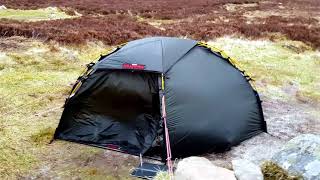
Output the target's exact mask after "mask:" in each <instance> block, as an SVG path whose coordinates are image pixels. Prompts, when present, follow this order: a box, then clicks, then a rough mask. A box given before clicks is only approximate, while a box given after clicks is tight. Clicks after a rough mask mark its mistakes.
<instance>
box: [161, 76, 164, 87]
mask: <svg viewBox="0 0 320 180" xmlns="http://www.w3.org/2000/svg"><path fill="white" fill-rule="evenodd" d="M161 88H162V90H164V76H163V74H162V75H161Z"/></svg>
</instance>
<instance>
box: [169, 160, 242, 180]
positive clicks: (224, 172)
mask: <svg viewBox="0 0 320 180" xmlns="http://www.w3.org/2000/svg"><path fill="white" fill-rule="evenodd" d="M174 179H175V180H210V179H212V180H236V178H235V176H234V173H233V171H230V170H228V169H225V168H221V167H217V166H215V165H214V164H212V163H211V162H210V161H209V160H208V159H206V158H203V157H188V158H185V159H183V160H181V161H180V162H179V163H178V165H177V169H176V171H175V174H174Z"/></svg>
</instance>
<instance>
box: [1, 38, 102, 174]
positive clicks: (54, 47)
mask: <svg viewBox="0 0 320 180" xmlns="http://www.w3.org/2000/svg"><path fill="white" fill-rule="evenodd" d="M6 41H7V39H1V42H2V43H5V42H6ZM21 41H22V42H21V44H20V47H18V48H15V49H13V50H6V49H0V54H2V56H0V62H1V69H0V75H1V76H0V94H1V97H0V114H1V121H0V136H1V138H0V144H1V147H0V179H3V178H5V179H6V178H14V177H16V176H17V175H22V174H24V173H25V172H26V171H27V170H29V169H31V168H34V167H35V166H37V164H38V163H39V159H38V157H39V156H41V154H42V153H43V152H44V151H46V148H42V147H41V146H39V147H38V146H35V144H39V145H46V143H47V142H48V141H50V139H51V138H52V135H53V133H54V130H55V128H56V126H57V123H58V120H59V116H60V113H61V110H62V109H61V107H62V105H63V102H64V99H65V98H66V96H67V95H68V93H69V91H70V88H71V85H70V83H73V82H74V81H75V80H76V78H77V77H78V76H79V74H80V73H81V72H82V71H83V69H84V67H85V64H86V63H89V62H90V61H92V60H94V59H96V58H97V56H98V55H99V54H100V53H102V52H104V51H106V50H107V49H108V48H107V47H105V46H102V45H101V44H100V45H99V44H89V45H88V46H86V47H63V46H59V45H58V44H55V43H49V44H43V43H42V42H39V41H35V40H34V41H32V42H29V41H27V40H26V39H21ZM23 41H27V42H26V43H25V44H24V43H23ZM8 43H10V41H8ZM4 54H5V55H4ZM4 59H5V60H4Z"/></svg>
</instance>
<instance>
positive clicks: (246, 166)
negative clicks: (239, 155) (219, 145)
mask: <svg viewBox="0 0 320 180" xmlns="http://www.w3.org/2000/svg"><path fill="white" fill-rule="evenodd" d="M232 167H233V171H234V174H235V175H236V177H237V179H238V180H263V175H262V172H261V169H260V167H259V166H257V165H255V164H253V163H252V162H251V161H248V160H246V159H236V160H232Z"/></svg>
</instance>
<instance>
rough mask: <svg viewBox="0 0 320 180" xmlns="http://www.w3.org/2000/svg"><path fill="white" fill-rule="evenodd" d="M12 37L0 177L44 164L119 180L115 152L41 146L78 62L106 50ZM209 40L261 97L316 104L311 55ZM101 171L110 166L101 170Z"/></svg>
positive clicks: (298, 48)
mask: <svg viewBox="0 0 320 180" xmlns="http://www.w3.org/2000/svg"><path fill="white" fill-rule="evenodd" d="M15 38H17V37H14V38H7V39H1V43H2V45H3V46H2V47H0V94H1V97H0V115H1V121H0V137H1V138H0V144H1V147H0V179H8V178H9V179H14V178H16V177H17V176H21V177H25V176H26V177H29V176H33V175H34V174H37V173H38V171H39V168H41V167H43V166H44V167H46V166H49V165H52V166H53V167H48V168H49V172H50V173H51V175H52V174H53V175H55V176H57V177H64V178H70V177H75V176H76V177H85V178H97V179H99V178H101V179H105V178H110V179H114V178H113V177H117V178H122V179H126V178H127V175H128V169H130V168H129V167H131V166H132V162H134V160H132V159H130V158H128V157H122V156H123V155H122V156H120V157H122V158H123V159H122V160H121V158H119V157H117V160H119V159H120V160H119V161H117V162H114V161H113V160H114V157H104V156H103V155H101V154H103V151H102V150H101V149H97V148H93V147H87V146H81V145H77V144H73V143H66V142H61V141H59V142H55V143H53V144H50V145H48V144H47V143H48V142H49V141H50V139H51V137H52V135H53V133H54V130H55V128H56V127H57V124H58V121H59V118H60V116H61V111H62V108H61V107H62V105H63V103H64V100H65V98H66V97H67V95H68V93H69V91H70V89H71V86H72V83H74V81H75V80H76V78H77V77H78V76H79V74H80V73H81V72H82V71H83V69H84V68H85V64H87V63H89V62H91V61H92V60H95V59H97V58H98V57H99V55H100V54H101V53H105V52H106V51H108V50H110V47H106V46H104V45H103V44H102V43H88V44H86V45H83V46H63V45H61V44H57V43H54V42H49V43H43V42H40V41H37V40H32V39H25V38H18V39H15ZM13 42H19V43H17V44H13ZM209 43H210V44H212V45H214V46H216V47H219V48H221V49H224V50H225V51H226V53H227V54H229V55H230V56H232V57H235V58H236V59H238V60H239V62H240V65H241V66H243V68H244V69H246V70H247V71H248V72H250V73H251V74H252V75H253V78H255V79H256V85H257V88H258V90H259V92H262V93H263V94H265V95H266V96H268V97H270V98H287V99H289V98H290V97H296V99H297V100H301V99H306V100H307V101H312V102H316V103H317V104H318V102H319V100H320V94H319V91H318V89H319V86H320V85H319V83H320V74H319V73H317V72H319V67H320V63H319V59H320V58H319V57H320V53H319V51H314V50H312V49H310V48H309V47H308V46H306V45H304V44H303V43H299V42H293V41H287V40H284V41H279V42H270V41H261V40H260V41H250V40H245V39H236V38H230V37H225V38H219V39H217V40H215V41H212V42H209ZM11 46H13V47H14V48H10V47H11ZM287 89H289V90H287ZM288 91H289V92H288ZM291 91H293V92H291ZM292 93H294V94H292ZM319 115H320V114H317V113H316V114H315V116H318V117H319ZM100 156H102V157H100ZM110 156H111V155H110ZM97 157H98V158H100V159H96V158H97ZM108 158H110V162H109V160H108V161H107V162H108V163H110V164H105V161H102V160H105V159H108ZM101 159H102V160H101ZM128 159H130V160H128ZM90 163H91V164H90ZM93 163H101V164H102V165H99V164H98V165H95V164H93ZM111 163H116V164H111ZM58 164H59V165H58ZM87 164H89V165H87ZM129 164H131V165H129ZM107 165H108V166H107ZM101 166H102V167H109V168H114V167H117V169H112V170H109V169H108V168H107V171H106V169H101ZM99 167H100V168H99ZM110 172H112V173H110ZM110 174H111V175H110ZM118 174H120V175H119V176H117V175H118ZM42 176H45V177H48V176H49V175H42ZM40 177H41V176H40ZM166 177H167V174H166V173H160V174H159V175H158V177H157V178H160V179H166Z"/></svg>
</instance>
